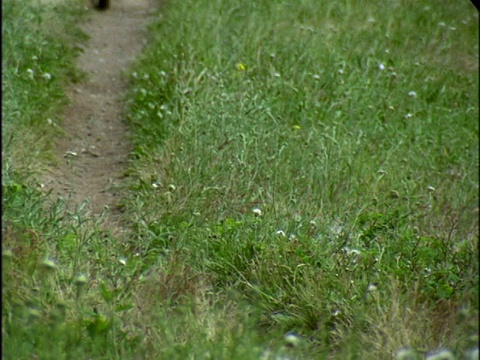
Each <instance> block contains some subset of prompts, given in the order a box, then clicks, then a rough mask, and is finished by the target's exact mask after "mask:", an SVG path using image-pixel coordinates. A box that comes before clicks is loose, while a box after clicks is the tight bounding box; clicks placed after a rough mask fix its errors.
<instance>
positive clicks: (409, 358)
mask: <svg viewBox="0 0 480 360" xmlns="http://www.w3.org/2000/svg"><path fill="white" fill-rule="evenodd" d="M416 359H418V357H417V353H416V352H415V350H413V349H412V348H410V347H405V348H402V349H400V350H398V351H397V353H396V354H395V360H416Z"/></svg>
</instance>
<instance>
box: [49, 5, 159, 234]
mask: <svg viewBox="0 0 480 360" xmlns="http://www.w3.org/2000/svg"><path fill="white" fill-rule="evenodd" d="M157 3H158V0H157V1H155V0H112V5H111V8H110V9H109V10H107V11H102V12H99V11H95V10H92V13H91V15H90V16H89V20H88V21H87V22H86V23H84V24H82V26H81V28H82V30H84V31H85V32H86V33H87V34H89V35H90V37H91V38H90V40H89V41H88V42H87V44H86V45H85V47H84V52H83V53H82V54H81V56H80V57H79V58H78V60H77V63H78V67H79V68H80V69H81V70H84V71H85V72H86V73H87V79H86V80H84V81H82V82H81V83H79V84H74V85H73V86H72V88H71V89H69V91H68V95H69V97H70V99H71V104H70V105H69V106H68V107H67V109H66V111H65V118H64V123H63V129H64V130H65V133H66V135H65V136H63V137H61V138H60V139H59V140H58V142H57V144H56V145H57V150H58V158H59V165H58V166H57V168H55V169H53V171H52V173H51V174H49V175H48V176H47V178H46V179H44V188H45V189H46V190H50V189H52V190H53V191H52V196H54V197H63V198H65V199H67V203H68V207H69V208H70V209H73V208H74V207H75V206H77V205H79V204H81V203H82V202H83V201H84V200H85V199H88V200H89V204H88V207H87V209H88V211H90V212H91V213H92V214H99V213H101V211H102V209H103V208H104V207H105V206H108V208H109V209H110V214H109V216H108V218H107V220H106V221H105V223H104V226H106V227H108V228H109V230H112V231H113V232H114V233H118V232H121V231H122V230H121V225H120V214H119V212H118V210H117V204H118V201H119V199H120V198H121V194H120V193H119V186H118V185H119V184H120V182H121V178H122V176H123V174H124V172H125V169H126V166H127V157H128V154H129V152H130V150H131V145H130V143H129V140H128V128H127V126H126V124H125V122H124V118H123V113H124V110H125V106H124V96H125V91H126V81H125V78H124V72H125V71H126V70H127V69H128V67H129V65H130V64H131V63H132V61H133V60H134V59H135V58H136V57H137V56H138V55H139V53H140V52H141V50H142V48H143V46H144V44H145V35H146V28H145V26H146V23H147V21H148V19H149V16H150V15H151V14H152V13H153V11H154V10H155V7H156V5H157Z"/></svg>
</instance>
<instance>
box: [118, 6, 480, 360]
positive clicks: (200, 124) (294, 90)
mask: <svg viewBox="0 0 480 360" xmlns="http://www.w3.org/2000/svg"><path fill="white" fill-rule="evenodd" d="M477 20H478V19H477V13H476V12H475V11H474V9H473V7H471V6H470V5H468V3H465V4H463V6H458V4H454V3H453V2H452V3H449V2H447V3H443V4H442V6H437V5H435V4H433V3H425V4H422V5H421V6H419V5H418V4H413V3H412V4H407V3H401V2H393V3H389V4H384V3H381V4H380V3H378V4H372V3H371V2H369V3H366V2H365V3H363V2H349V1H346V2H342V3H331V4H330V3H329V4H327V3H325V4H323V3H320V4H319V3H318V2H315V1H301V2H296V3H295V4H293V3H291V2H287V1H274V2H272V1H269V2H267V1H257V2H254V3H252V2H247V1H236V2H229V1H208V2H207V1H196V2H189V1H185V2H182V3H181V4H180V3H176V2H175V3H174V2H167V4H166V5H165V11H164V14H163V18H162V20H161V21H159V23H158V25H157V26H156V27H154V28H152V34H153V35H152V36H153V40H152V43H151V44H150V46H149V47H148V49H147V51H146V54H145V59H143V60H142V61H140V62H139V63H138V65H137V68H136V69H135V72H134V74H133V76H132V86H133V90H132V98H131V102H130V109H131V115H130V122H131V124H132V126H133V128H134V129H135V134H134V141H135V144H136V150H135V151H134V154H133V159H134V160H135V162H134V165H133V166H132V174H133V175H134V177H137V178H138V179H137V180H136V181H135V182H134V183H133V184H132V190H133V192H132V195H131V196H130V200H128V201H127V202H126V208H127V209H129V210H130V211H129V212H130V219H131V223H132V226H133V228H134V229H135V234H136V238H135V242H136V244H137V245H136V246H137V248H139V249H140V250H141V252H140V253H141V254H142V256H143V257H144V259H145V260H144V261H145V262H146V263H148V264H149V266H151V267H153V268H162V267H164V266H167V267H168V266H173V265H172V264H171V262H172V261H174V262H175V263H176V262H178V261H182V262H185V263H186V264H188V269H189V270H188V271H189V272H190V271H193V272H194V273H195V274H196V276H202V277H206V278H207V279H208V282H207V284H209V285H208V288H209V290H208V291H209V292H211V294H212V297H213V298H216V297H218V296H220V297H221V296H224V294H229V293H230V292H231V291H234V292H235V293H236V294H237V296H238V299H239V300H237V301H239V302H241V303H246V304H248V306H250V307H252V308H253V309H255V310H252V311H253V313H254V315H252V318H253V319H254V322H255V324H256V325H255V328H254V329H256V330H255V331H256V332H257V336H258V339H257V340H256V342H255V343H258V344H269V346H271V348H272V349H280V348H281V346H282V343H283V338H282V336H281V334H284V333H286V332H288V331H293V332H295V333H299V334H301V336H302V338H303V339H305V342H306V345H305V347H304V348H302V349H301V350H300V353H302V354H303V355H302V356H313V357H320V358H322V357H335V358H345V357H360V358H363V357H365V356H374V357H376V358H386V357H388V356H390V355H391V354H392V353H394V352H395V351H397V350H398V349H400V348H401V347H402V346H407V345H408V346H412V347H414V348H416V349H417V350H418V351H419V352H422V351H424V352H425V351H427V350H429V349H435V348H437V347H442V346H447V347H448V346H450V347H452V348H455V349H456V351H458V352H459V353H460V352H461V351H463V350H462V349H464V348H468V346H470V345H469V344H468V341H469V340H468V339H469V336H470V335H472V334H476V333H477V329H476V328H477V323H476V322H475V321H474V322H470V323H468V322H464V321H458V316H459V312H458V311H459V308H462V311H467V313H471V314H474V313H476V307H477V306H476V304H477V302H476V300H475V296H476V294H477V292H478V291H477V290H478V286H477V266H478V262H477V260H476V259H477V251H478V250H477V249H478V247H477V235H478V232H477V225H478V198H477V190H478V176H477V167H478V144H477V142H478V131H477V130H478V129H477V123H476V119H477V116H478V106H477V96H476V94H477V92H478V77H477V75H476V74H477V71H478V70H477V66H476V62H477V59H478V56H477V51H478V43H477V39H478V21H477ZM254 209H256V212H255V213H254V212H253V210H254ZM260 212H261V215H260V216H258V214H259V213H260ZM255 214H256V215H257V216H256V215H255ZM179 258H180V259H181V260H179ZM172 259H173V260H172ZM191 268H192V269H193V270H192V269H191ZM207 284H206V285H205V286H207ZM210 287H211V289H210ZM194 297H195V296H194ZM465 309H468V310H465ZM238 321H239V322H241V321H242V320H238ZM467 323H468V325H467ZM413 324H415V325H413ZM425 334H428V335H427V336H425ZM454 334H462V335H460V336H457V335H454ZM185 346H191V345H190V344H189V343H187V344H186V345H185ZM239 358H241V356H240V355H239Z"/></svg>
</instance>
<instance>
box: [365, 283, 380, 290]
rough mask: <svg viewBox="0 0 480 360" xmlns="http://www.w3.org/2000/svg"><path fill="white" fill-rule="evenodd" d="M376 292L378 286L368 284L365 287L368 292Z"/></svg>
mask: <svg viewBox="0 0 480 360" xmlns="http://www.w3.org/2000/svg"><path fill="white" fill-rule="evenodd" d="M377 290H378V286H377V285H375V284H369V285H368V287H367V291H368V292H372V291H377Z"/></svg>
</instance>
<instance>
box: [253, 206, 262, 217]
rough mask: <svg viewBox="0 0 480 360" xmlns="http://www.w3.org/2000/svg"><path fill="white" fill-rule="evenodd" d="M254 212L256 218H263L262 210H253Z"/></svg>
mask: <svg viewBox="0 0 480 360" xmlns="http://www.w3.org/2000/svg"><path fill="white" fill-rule="evenodd" d="M252 212H253V215H255V216H262V210H260V209H259V208H255V209H253V210H252Z"/></svg>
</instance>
